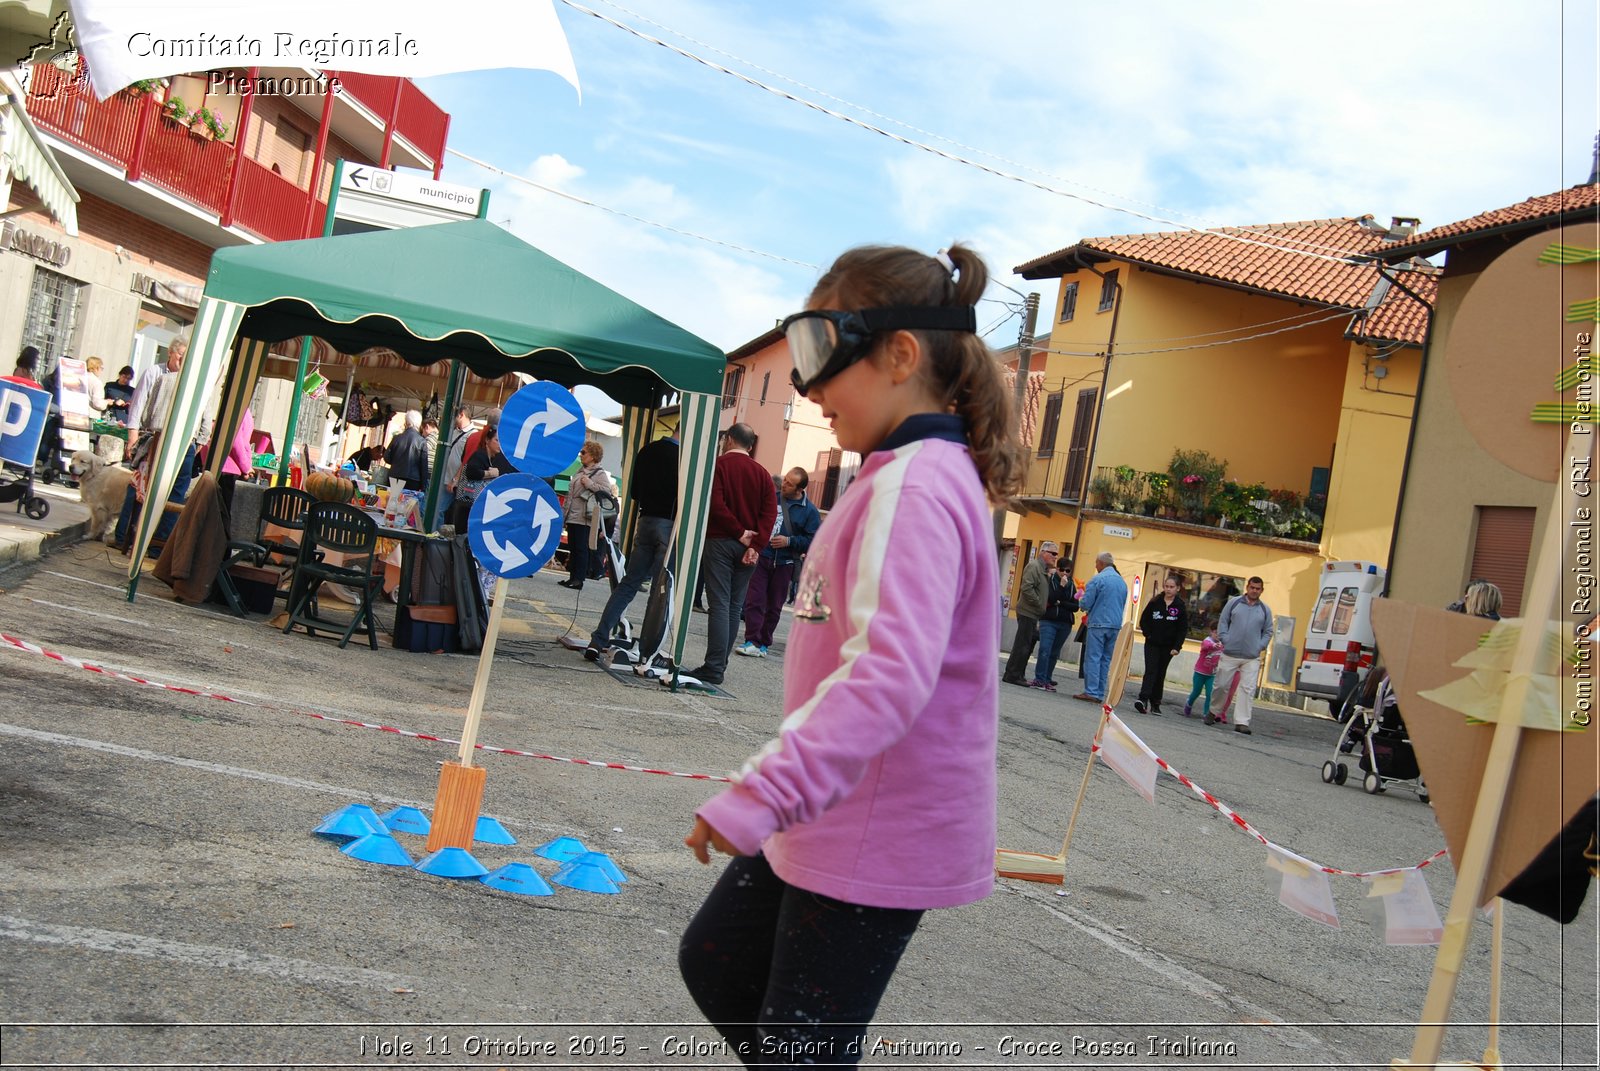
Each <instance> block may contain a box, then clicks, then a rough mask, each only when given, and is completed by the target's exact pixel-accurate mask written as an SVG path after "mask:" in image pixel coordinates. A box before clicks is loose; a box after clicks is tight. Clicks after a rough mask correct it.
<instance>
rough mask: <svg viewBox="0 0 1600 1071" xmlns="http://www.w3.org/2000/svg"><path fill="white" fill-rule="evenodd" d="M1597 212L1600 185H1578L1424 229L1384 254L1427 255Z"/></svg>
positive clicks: (1401, 256)
mask: <svg viewBox="0 0 1600 1071" xmlns="http://www.w3.org/2000/svg"><path fill="white" fill-rule="evenodd" d="M1597 215H1600V185H1584V186H1574V187H1572V188H1571V189H1567V190H1557V191H1556V192H1555V193H1547V194H1545V195H1544V196H1542V197H1530V198H1528V199H1527V200H1526V201H1521V202H1519V203H1517V204H1514V205H1511V206H1510V207H1509V208H1496V209H1492V210H1490V211H1488V212H1480V213H1478V214H1477V215H1476V216H1473V217H1472V218H1470V219H1463V220H1459V221H1458V222H1455V223H1446V224H1445V225H1444V226H1442V227H1435V228H1433V229H1432V230H1429V231H1424V232H1423V233H1421V234H1419V235H1417V236H1416V237H1414V238H1412V239H1411V240H1410V241H1408V242H1404V243H1401V244H1399V245H1392V246H1389V247H1388V248H1386V249H1384V250H1383V253H1382V256H1383V259H1385V260H1399V259H1404V258H1406V257H1415V256H1427V255H1428V254H1430V253H1437V252H1438V251H1439V250H1441V249H1446V248H1448V247H1450V246H1453V245H1460V244H1461V243H1462V242H1463V241H1464V240H1470V239H1472V238H1487V237H1488V236H1490V235H1491V234H1498V233H1500V232H1502V231H1510V230H1537V229H1538V228H1540V227H1553V226H1555V225H1556V224H1558V223H1562V222H1565V221H1567V220H1568V219H1570V218H1572V217H1586V218H1589V219H1593V218H1595V217H1596V216H1597Z"/></svg>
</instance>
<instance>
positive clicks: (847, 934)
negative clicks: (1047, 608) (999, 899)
mask: <svg viewBox="0 0 1600 1071" xmlns="http://www.w3.org/2000/svg"><path fill="white" fill-rule="evenodd" d="M953 277H954V278H953ZM986 279H987V272H986V271H985V269H984V267H983V263H982V261H980V260H979V259H978V258H977V256H976V255H975V254H973V253H972V252H970V251H969V250H966V249H964V248H962V247H959V246H958V247H956V248H953V249H951V250H950V251H949V252H948V253H944V252H941V253H940V254H939V256H938V257H927V256H925V255H923V254H921V253H917V252H915V251H913V250H909V249H891V248H864V249H858V250H853V251H851V252H850V253H846V254H845V255H844V256H843V257H841V258H840V259H839V260H838V261H837V262H836V263H835V264H834V266H833V268H832V269H830V271H829V273H828V274H827V275H825V276H824V277H823V280H822V281H821V282H820V283H819V284H818V285H817V288H816V290H815V291H814V292H813V295H812V300H811V302H810V304H809V306H808V310H809V311H807V312H804V313H800V314H798V315H796V316H792V317H790V318H789V319H788V320H786V321H785V322H784V330H785V334H786V336H787V337H788V340H789V344H790V353H791V356H792V357H793V359H794V362H795V366H796V370H795V376H794V378H795V380H796V387H797V389H799V390H801V391H802V392H803V393H806V394H807V395H808V396H809V397H811V398H812V399H813V400H814V401H816V402H817V403H818V404H819V405H820V406H821V408H822V411H823V415H824V416H825V417H826V418H827V419H828V420H829V421H830V422H831V423H832V426H833V429H834V434H835V436H836V437H837V439H838V441H839V445H840V446H841V447H843V448H844V449H847V450H854V451H857V452H859V453H861V454H863V455H866V461H865V463H864V464H863V465H862V468H861V473H860V475H859V476H858V477H857V478H856V480H855V482H854V483H852V484H851V486H850V489H849V491H848V492H846V494H845V495H844V496H843V498H841V499H840V500H839V502H838V504H837V505H835V507H834V509H833V511H832V512H831V513H830V514H829V516H828V518H827V520H826V521H825V522H824V523H823V525H822V528H821V529H820V530H819V531H818V532H817V534H816V537H815V538H814V539H813V540H812V543H811V549H810V553H809V554H808V555H807V556H806V562H805V566H804V568H803V570H802V573H801V577H800V589H799V595H798V597H797V599H796V602H795V622H794V625H793V627H792V628H791V630H790V634H789V646H788V652H787V655H788V656H787V658H786V661H785V667H784V669H785V673H784V711H785V717H784V719H783V722H782V724H781V725H780V727H779V734H778V737H777V738H776V739H774V740H773V741H771V742H770V743H768V744H767V745H766V746H765V747H764V748H762V749H761V751H759V752H758V753H757V754H756V755H755V756H753V757H752V758H751V759H750V760H749V761H748V762H746V763H745V765H744V767H743V769H741V770H740V771H739V773H738V775H737V776H736V778H735V784H734V785H733V786H732V787H730V788H728V789H726V790H725V791H723V792H722V793H721V794H720V795H718V796H716V797H714V798H712V799H711V800H709V801H708V802H707V803H705V804H704V805H703V806H701V807H700V808H699V810H698V811H697V812H696V817H695V825H694V829H693V830H692V831H691V832H690V834H689V836H687V837H686V838H685V839H684V841H685V843H686V844H687V845H689V847H690V848H691V849H693V850H694V852H695V855H696V857H697V858H699V859H700V860H701V862H706V861H708V859H709V855H708V852H707V849H708V848H715V849H716V850H718V851H720V852H723V853H725V854H728V855H733V856H735V858H734V860H733V861H732V862H731V863H730V864H729V865H728V868H727V870H726V871H725V872H724V873H723V875H722V877H721V878H720V879H719V880H718V882H717V885H716V887H715V888H714V889H713V890H712V892H711V894H710V896H709V897H708V898H707V900H706V903H705V904H704V906H702V907H701V909H700V911H699V913H698V914H697V915H696V916H695V919H694V921H693V922H692V923H691V924H690V926H689V929H688V931H687V932H686V933H685V934H684V937H683V940H682V942H681V943H680V946H679V956H678V958H679V966H680V969H681V970H682V972H683V975H684V980H685V982H686V984H687V985H688V987H689V991H690V993H691V995H693V997H694V999H695V1001H696V1003H697V1004H699V1006H700V1008H701V1010H702V1011H703V1012H704V1013H705V1015H706V1017H707V1018H708V1019H709V1020H710V1021H711V1023H712V1024H713V1025H714V1026H716V1028H717V1030H718V1031H720V1032H721V1033H722V1035H723V1037H725V1038H726V1039H727V1040H728V1042H729V1043H730V1044H731V1045H732V1046H733V1049H734V1051H735V1052H736V1053H737V1054H738V1055H739V1056H740V1058H741V1059H743V1060H744V1061H745V1063H747V1064H755V1063H757V1062H760V1060H761V1058H762V1057H766V1058H767V1060H768V1062H782V1063H789V1062H809V1061H801V1060H792V1059H788V1058H787V1057H789V1056H796V1055H798V1054H805V1055H806V1056H807V1057H808V1058H809V1059H814V1060H817V1061H818V1062H824V1063H833V1064H835V1065H839V1064H845V1065H853V1064H854V1063H855V1062H856V1060H857V1059H858V1058H859V1056H860V1041H861V1039H862V1038H864V1037H865V1032H866V1024H867V1023H868V1022H869V1021H870V1020H871V1018H872V1015H873V1013H874V1012H875V1011H876V1010H877V1005H878V1001H879V999H880V998H881V997H882V995H883V992H884V989H885V988H886V987H887V985H888V982H889V978H890V976H891V975H892V974H893V972H894V968H895V966H896V964H897V963H898V962H899V958H900V955H901V953H902V952H904V950H905V948H906V945H907V943H908V942H909V941H910V939H911V936H912V933H913V932H914V931H915V930H916V927H917V924H918V922H919V921H920V919H921V916H922V912H923V911H924V910H926V909H928V908H936V907H953V906H956V905H959V904H965V903H970V902H972V901H975V900H980V899H982V898H983V897H985V896H987V895H988V893H989V891H990V890H991V889H992V887H993V885H994V849H995V811H996V789H995V750H996V737H997V734H998V721H999V696H998V691H999V681H998V666H997V665H996V662H995V657H994V652H995V651H996V650H997V649H998V647H999V641H1000V632H999V618H998V617H997V615H996V614H995V612H994V608H995V606H996V605H997V604H998V598H999V577H998V575H997V566H996V562H995V556H994V545H993V542H994V534H993V526H992V522H991V519H990V517H991V515H990V512H989V509H990V503H991V502H993V501H997V500H1001V499H1003V498H1004V497H1005V496H1006V495H1007V494H1008V493H1011V492H1012V491H1013V490H1014V489H1015V487H1016V486H1017V485H1018V483H1019V481H1020V478H1021V475H1022V472H1023V469H1022V462H1021V455H1020V453H1019V451H1018V448H1017V446H1016V439H1015V433H1014V431H1013V430H1012V427H1013V425H1012V422H1011V421H1010V420H1009V418H1008V417H1007V415H1006V414H1008V413H1009V406H1010V401H1009V395H1008V393H1007V392H1006V390H1005V388H1004V386H1003V385H1002V383H1001V380H1000V378H999V375H998V372H997V371H996V369H997V368H998V366H997V365H996V364H995V363H994V361H993V358H992V357H990V355H989V354H988V352H987V349H986V348H985V347H984V345H983V343H982V342H981V340H979V339H978V338H977V336H976V334H975V333H974V332H975V327H976V317H975V313H974V312H973V309H972V306H973V303H975V302H976V301H977V299H978V298H979V297H980V296H981V295H982V293H983V288H984V285H985V283H986ZM851 310H853V311H851ZM952 407H953V409H954V412H951V411H950V409H951V408H952ZM930 532H937V533H939V538H937V539H930V538H928V533H930ZM929 577H933V578H935V581H934V582H931V583H930V582H929ZM852 1043H854V1048H852Z"/></svg>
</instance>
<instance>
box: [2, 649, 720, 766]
mask: <svg viewBox="0 0 1600 1071" xmlns="http://www.w3.org/2000/svg"><path fill="white" fill-rule="evenodd" d="M0 642H3V643H4V644H6V645H7V646H10V647H13V648H15V649H17V650H19V651H23V652H26V653H27V654H32V655H38V656H39V657H41V658H48V659H50V660H51V661H53V662H59V663H61V664H62V665H65V666H73V667H75V668H77V669H82V670H87V671H88V672H90V673H98V674H99V675H100V676H102V677H108V678H110V679H112V680H122V681H128V682H130V683H132V684H141V685H144V686H145V687H147V688H160V689H162V690H163V691H168V692H177V693H179V694H180V695H192V696H198V697H199V698H201V699H215V700H217V701H218V702H222V703H233V704H235V705H236V706H242V707H260V706H261V704H259V703H252V702H250V701H249V700H248V699H238V698H235V697H234V696H231V695H224V694H222V693H221V692H207V691H202V690H201V689H199V688H185V687H183V686H181V685H177V684H163V683H162V682H160V681H153V680H150V679H148V678H146V677H138V676H135V675H133V674H132V673H124V672H122V671H120V670H115V669H110V668H108V667H106V666H101V665H96V664H95V663H93V662H85V661H83V660H82V659H80V658H73V657H72V656H71V655H64V654H61V653H59V652H56V651H47V650H45V649H44V648H43V647H40V646H39V645H37V644H33V643H29V642H28V641H27V640H23V639H18V638H17V637H15V636H8V635H6V634H5V633H3V632H0ZM287 709H288V710H289V713H291V714H298V715H300V716H301V717H304V718H315V719H317V720H318V721H326V722H333V723H335V724H337V725H348V726H351V727H353V728H357V729H375V730H377V731H378V732H382V733H392V734H394V735H395V736H408V737H411V738H412V739H415V740H426V741H428V742H429V743H435V744H450V745H454V746H459V745H460V744H461V741H459V740H452V739H450V738H449V737H448V736H435V735H433V734H432V733H419V732H413V731H412V730H410V729H400V728H397V727H395V726H393V725H378V724H374V723H373V722H367V721H359V720H357V719H355V718H340V717H334V716H332V715H329V714H318V713H316V712H314V711H309V710H295V709H293V708H287ZM473 747H474V749H475V750H477V751H487V752H491V753H493V754H496V755H516V756H519V757H521V758H529V759H548V760H550V761H551V762H565V763H570V764H572V765H574V766H598V767H600V768H602V769H606V770H627V771H629V772H631V773H647V774H659V775H661V776H662V777H682V778H685V779H687V780H690V781H721V782H731V781H732V779H731V778H728V777H722V776H719V775H717V774H704V773H680V772H678V771H676V770H656V769H652V768H651V767H648V766H633V765H630V764H628V763H625V762H601V761H599V760H597V759H574V758H569V757H567V756H564V755H547V754H545V753H543V752H538V751H522V750H520V749H517V748H509V747H494V746H493V745H490V744H474V745H473Z"/></svg>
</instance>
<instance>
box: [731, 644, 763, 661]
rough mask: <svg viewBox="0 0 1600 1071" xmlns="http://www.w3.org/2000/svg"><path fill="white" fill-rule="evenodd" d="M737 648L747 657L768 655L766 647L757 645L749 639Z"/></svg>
mask: <svg viewBox="0 0 1600 1071" xmlns="http://www.w3.org/2000/svg"><path fill="white" fill-rule="evenodd" d="M736 650H737V651H738V653H739V654H742V655H744V656H745V657H746V658H765V657H767V649H766V648H765V647H757V646H756V645H755V644H753V643H751V642H750V641H749V640H745V641H744V642H743V643H741V644H740V645H739V646H738V648H736Z"/></svg>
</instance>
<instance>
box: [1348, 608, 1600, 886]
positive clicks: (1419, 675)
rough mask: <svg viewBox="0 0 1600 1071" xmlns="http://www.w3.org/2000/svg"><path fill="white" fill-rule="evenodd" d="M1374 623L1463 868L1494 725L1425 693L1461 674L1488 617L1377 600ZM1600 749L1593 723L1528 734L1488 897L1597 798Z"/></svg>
mask: <svg viewBox="0 0 1600 1071" xmlns="http://www.w3.org/2000/svg"><path fill="white" fill-rule="evenodd" d="M1372 626H1373V628H1374V630H1376V632H1377V636H1378V648H1379V650H1381V651H1382V652H1383V658H1384V662H1385V664H1386V665H1388V667H1389V676H1390V678H1391V679H1392V680H1393V681H1394V682H1395V684H1396V691H1397V692H1398V694H1399V698H1400V711H1401V714H1402V716H1403V717H1404V718H1405V722H1406V731H1407V732H1408V733H1409V734H1410V737H1411V743H1412V745H1413V747H1414V748H1415V749H1416V753H1417V764H1418V765H1419V766H1421V768H1422V775H1423V777H1424V778H1425V779H1426V780H1427V783H1428V795H1429V797H1430V798H1431V801H1432V803H1433V813H1434V816H1435V817H1436V818H1438V820H1439V828H1440V829H1442V830H1443V831H1444V839H1445V844H1446V845H1448V846H1449V848H1450V857H1451V859H1453V860H1455V861H1456V863H1457V864H1458V865H1459V863H1460V860H1461V856H1462V853H1463V852H1464V851H1465V850H1466V846H1467V832H1468V830H1469V829H1470V827H1471V825H1472V812H1473V810H1474V809H1475V808H1476V806H1477V802H1478V786H1479V785H1480V784H1482V782H1483V773H1484V768H1485V767H1486V766H1487V765H1488V760H1489V745H1490V743H1491V742H1492V741H1493V739H1494V734H1495V727H1494V726H1493V725H1484V724H1472V723H1469V722H1468V720H1467V718H1466V716H1465V715H1464V714H1462V712H1461V711H1459V710H1452V709H1451V708H1449V707H1446V706H1441V705H1440V704H1438V703H1436V702H1433V701H1432V700H1430V699H1428V698H1426V697H1425V696H1424V695H1423V693H1424V692H1432V691H1433V690H1434V689H1438V688H1443V687H1444V686H1446V685H1448V684H1450V683H1451V682H1452V681H1456V680H1458V679H1459V678H1460V677H1461V670H1460V669H1458V668H1456V662H1457V661H1459V660H1460V659H1462V658H1465V657H1467V656H1468V655H1471V654H1472V653H1473V652H1475V651H1477V649H1478V642H1479V640H1481V639H1482V638H1483V636H1484V634H1485V633H1486V632H1488V631H1489V627H1488V623H1487V622H1485V621H1484V620H1483V619H1482V618H1476V617H1467V616H1466V615H1465V614H1452V613H1449V612H1447V611H1444V610H1433V609H1427V608H1424V607H1421V606H1415V605H1412V604H1410V603H1402V602H1395V601H1394V600H1392V599H1374V600H1373V602H1372ZM1597 748H1600V732H1597V730H1596V729H1595V728H1594V727H1593V726H1591V727H1589V728H1588V729H1586V730H1584V731H1583V732H1561V733H1556V732H1539V731H1530V730H1524V731H1523V733H1522V739H1521V743H1520V745H1519V747H1518V749H1517V761H1516V766H1515V767H1514V768H1513V771H1512V777H1511V784H1510V787H1509V789H1508V791H1507V793H1506V800H1505V806H1504V807H1503V809H1502V811H1501V814H1500V833H1499V836H1498V837H1497V838H1496V839H1495V847H1494V851H1493V853H1492V854H1491V856H1490V859H1489V874H1488V879H1487V880H1486V881H1485V882H1484V887H1483V897H1482V899H1481V900H1480V903H1487V902H1488V901H1489V900H1491V899H1493V898H1494V897H1496V896H1498V895H1500V892H1501V890H1503V889H1504V888H1505V887H1506V886H1507V885H1509V884H1510V883H1511V882H1512V880H1513V879H1515V878H1516V877H1517V875H1519V874H1521V873H1522V872H1523V871H1524V870H1526V869H1527V868H1528V864H1530V863H1532V862H1533V860H1534V858H1535V857H1536V856H1537V855H1538V854H1539V852H1540V851H1541V850H1543V848H1544V846H1545V845H1547V844H1549V843H1550V842H1551V840H1553V839H1554V838H1555V836H1556V834H1558V833H1560V832H1561V828H1562V827H1563V826H1565V825H1566V824H1567V822H1568V821H1570V820H1571V819H1572V816H1573V815H1575V814H1577V813H1578V810H1579V808H1581V807H1583V806H1584V805H1586V804H1587V803H1588V802H1589V801H1590V800H1591V799H1592V798H1594V795H1595V791H1596V789H1600V751H1597Z"/></svg>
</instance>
